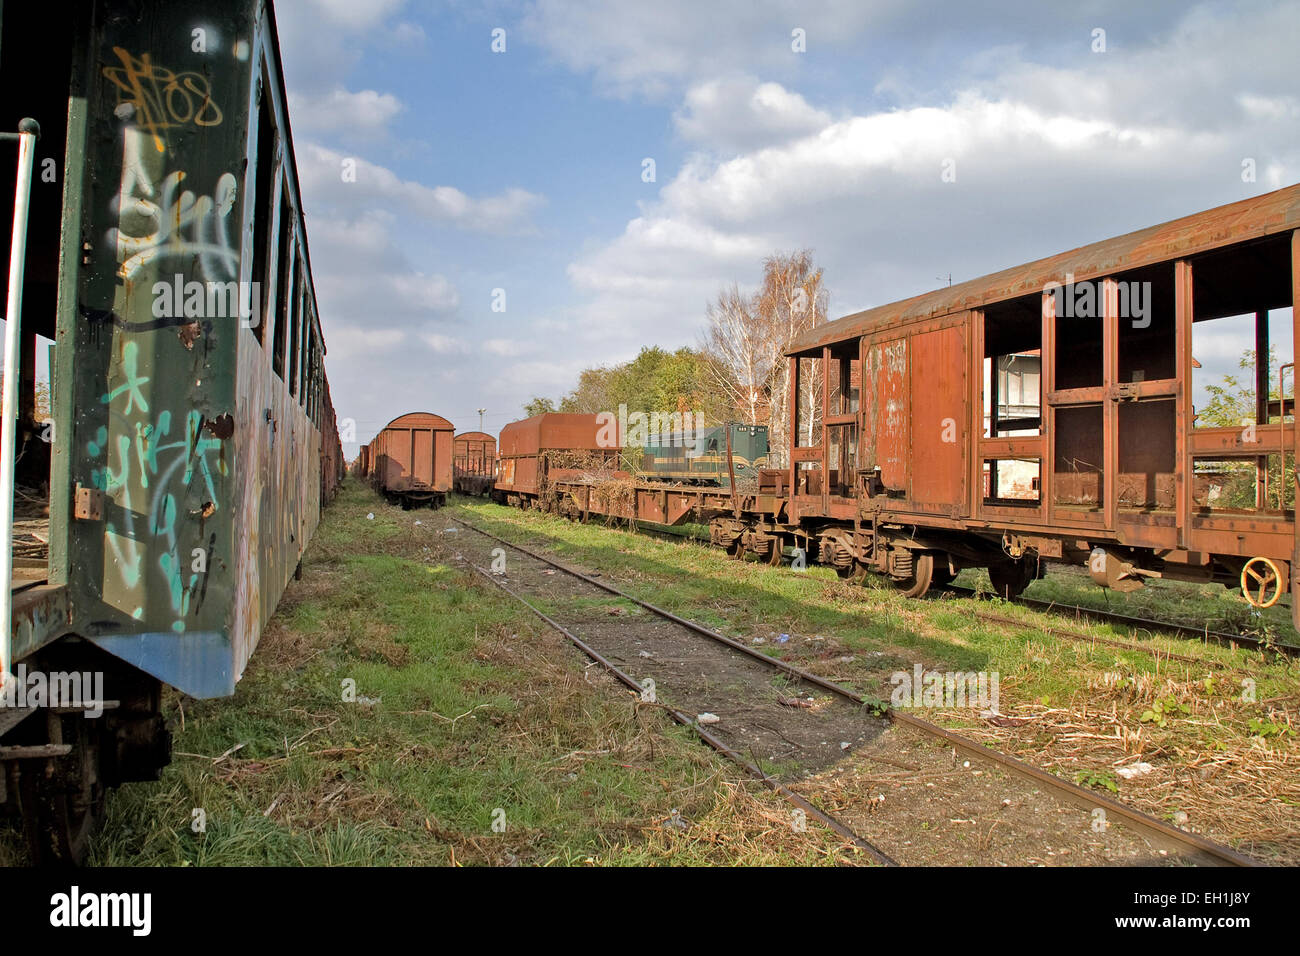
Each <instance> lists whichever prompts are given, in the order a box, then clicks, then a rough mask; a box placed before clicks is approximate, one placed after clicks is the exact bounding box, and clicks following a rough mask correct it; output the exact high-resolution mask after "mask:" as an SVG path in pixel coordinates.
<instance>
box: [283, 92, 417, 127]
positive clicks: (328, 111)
mask: <svg viewBox="0 0 1300 956" xmlns="http://www.w3.org/2000/svg"><path fill="white" fill-rule="evenodd" d="M404 108H405V107H404V106H403V105H402V101H401V100H399V99H398V98H397V97H396V96H394V95H393V94H391V93H379V92H377V91H375V90H357V91H355V92H354V91H351V90H346V89H344V88H343V87H341V86H338V87H335V88H334V89H332V90H329V91H328V92H323V93H292V92H291V93H290V94H289V115H290V117H292V122H293V128H294V132H295V133H306V132H312V133H320V132H339V133H349V134H358V135H367V136H374V135H376V134H379V133H383V132H386V131H387V129H388V124H389V123H390V122H392V120H393V119H394V118H395V117H396V116H397V115H398V114H399V113H401V112H402V110H403V109H404Z"/></svg>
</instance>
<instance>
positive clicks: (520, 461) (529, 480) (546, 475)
mask: <svg viewBox="0 0 1300 956" xmlns="http://www.w3.org/2000/svg"><path fill="white" fill-rule="evenodd" d="M497 458H498V461H499V464H498V466H497V480H496V484H495V486H494V490H493V495H492V496H493V498H494V499H495V500H496V501H500V502H505V503H508V504H513V505H522V506H524V507H531V506H532V505H533V504H535V503H542V504H545V503H546V502H548V501H549V500H550V496H549V495H548V494H547V491H548V488H549V486H550V485H551V484H552V483H554V482H556V481H563V480H568V479H580V478H581V477H582V476H583V475H584V474H587V473H590V472H593V471H601V472H605V471H611V472H612V470H613V469H614V468H616V467H617V465H618V460H619V448H618V437H617V428H616V426H610V425H608V424H606V423H605V422H604V421H602V419H601V416H598V415H570V414H564V413H560V412H550V413H547V414H544V415H534V416H533V417H532V418H525V419H524V420H523V421H518V422H511V423H510V424H509V425H507V426H506V427H505V428H503V429H501V440H500V442H499V443H498V445H497Z"/></svg>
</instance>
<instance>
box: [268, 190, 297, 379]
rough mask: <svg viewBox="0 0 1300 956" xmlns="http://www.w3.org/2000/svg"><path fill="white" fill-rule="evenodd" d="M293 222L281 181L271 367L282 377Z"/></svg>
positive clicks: (287, 318)
mask: <svg viewBox="0 0 1300 956" xmlns="http://www.w3.org/2000/svg"><path fill="white" fill-rule="evenodd" d="M292 222H293V211H292V210H291V209H290V208H289V190H288V188H287V186H286V185H285V184H284V182H283V181H281V186H280V231H279V241H278V242H277V243H276V246H275V254H276V256H277V257H278V258H279V262H280V269H279V272H278V274H277V277H276V281H275V299H276V310H275V311H276V313H277V316H276V322H275V329H274V330H273V334H274V335H275V339H274V345H273V346H272V348H271V369H272V370H273V371H274V372H275V374H276V375H278V376H280V378H282V379H283V378H284V347H285V346H284V340H285V335H286V333H287V332H288V329H287V328H286V326H287V325H288V324H289V303H290V302H291V301H292V300H291V299H290V298H289V272H290V267H291V266H292V264H293V251H292V250H291V249H290V248H289V239H290V237H291V235H292V234H291V233H290V231H289V227H290V224H291V223H292Z"/></svg>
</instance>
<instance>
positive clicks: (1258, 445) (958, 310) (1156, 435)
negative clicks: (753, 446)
mask: <svg viewBox="0 0 1300 956" xmlns="http://www.w3.org/2000/svg"><path fill="white" fill-rule="evenodd" d="M1297 294H1300V186H1290V187H1287V188H1284V189H1280V190H1277V191H1274V192H1271V193H1267V194H1264V195H1261V196H1257V197H1254V198H1251V199H1246V200H1242V201H1240V202H1236V203H1232V204H1230V205H1227V206H1222V207H1219V208H1216V209H1211V210H1208V211H1206V212H1202V213H1198V214H1196V215H1192V216H1187V217H1184V218H1182V219H1177V220H1174V221H1172V222H1168V223H1165V224H1163V225H1159V226H1153V227H1151V228H1147V229H1142V230H1139V231H1137V232H1133V233H1129V234H1126V235H1123V236H1120V237H1118V238H1115V239H1110V240H1106V241H1104V242H1098V243H1094V244H1092V245H1088V246H1084V247H1081V248H1079V249H1075V250H1072V251H1070V252H1065V253H1062V254H1060V255H1057V256H1053V257H1051V258H1047V259H1041V260H1038V261H1036V262H1032V263H1029V264H1027V265H1023V266H1018V267H1016V268H1013V269H1008V270H1005V271H1003V272H998V273H994V274H992V275H988V276H984V277H981V278H978V279H972V280H970V281H967V282H962V283H959V284H957V285H953V286H949V287H947V288H943V289H939V290H937V291H935V292H930V293H927V294H924V295H920V296H916V297H914V298H911V299H906V300H903V301H901V302H895V303H892V304H889V305H885V306H881V307H879V308H874V309H869V310H867V311H865V312H859V313H856V314H853V315H849V316H846V317H844V318H842V319H839V320H837V321H835V322H830V323H828V324H826V325H824V326H820V327H818V328H816V329H813V330H810V331H809V332H807V333H805V334H804V335H803V336H801V337H800V338H799V339H797V340H796V341H795V342H794V343H793V344H792V346H791V348H790V350H789V352H788V355H787V360H788V362H789V364H790V376H789V382H790V395H791V396H792V399H791V400H790V401H788V402H787V406H786V407H787V408H789V409H791V413H790V421H789V428H788V434H789V435H790V436H791V439H790V446H789V447H788V448H787V449H786V451H787V461H788V462H789V465H788V467H787V468H785V469H782V470H772V469H768V470H764V471H762V472H760V475H759V485H758V491H757V493H754V494H735V493H727V492H719V491H708V490H691V489H681V488H672V489H663V488H656V487H654V486H653V485H652V484H650V483H641V485H640V486H638V488H637V489H636V490H635V493H634V494H631V495H622V496H620V497H619V498H618V499H617V500H616V501H615V502H614V504H613V505H612V506H611V507H609V508H608V509H607V511H608V513H611V514H615V515H617V516H618V517H624V518H635V519H638V520H647V521H656V522H661V523H668V524H676V523H679V522H683V521H686V520H694V521H708V522H709V525H710V532H711V536H712V539H713V541H714V542H715V543H716V544H718V545H720V546H722V547H725V548H727V549H728V551H730V552H731V553H733V554H740V553H742V552H749V553H752V554H756V555H758V556H760V557H763V558H765V559H767V560H769V561H772V562H773V563H778V562H779V561H780V560H781V557H782V553H783V551H784V550H785V549H787V548H790V547H797V548H800V549H802V550H803V552H804V554H805V555H806V556H807V558H808V559H809V560H816V561H819V562H821V563H823V564H828V565H831V566H833V567H834V568H835V569H836V570H837V572H838V573H840V574H841V575H842V576H844V577H851V578H859V579H860V578H862V577H863V576H865V575H866V574H868V573H875V574H880V575H884V576H886V577H888V578H889V579H890V580H892V581H893V582H894V583H895V584H896V585H897V586H898V587H899V588H900V589H902V590H904V591H905V592H906V593H908V594H910V595H913V596H919V595H921V594H924V593H925V591H926V590H927V589H928V588H929V587H930V586H931V584H932V583H940V582H943V581H945V580H947V579H949V578H951V576H952V575H954V574H955V573H957V572H958V571H959V570H961V569H962V568H965V567H983V568H987V569H988V571H989V574H990V576H991V578H992V580H993V584H994V587H995V588H996V589H997V590H998V591H1000V592H1002V593H1003V594H1005V595H1015V594H1019V593H1020V592H1021V591H1022V590H1024V588H1025V587H1026V586H1028V584H1029V583H1030V582H1032V581H1033V580H1034V578H1035V577H1036V576H1038V575H1040V574H1041V573H1042V568H1043V566H1044V564H1045V563H1047V562H1059V563H1066V564H1075V565H1083V566H1085V567H1087V568H1088V570H1089V573H1090V574H1091V575H1092V577H1093V579H1094V580H1095V581H1096V582H1097V583H1098V584H1101V585H1103V586H1106V587H1110V588H1114V589H1117V590H1121V591H1128V590H1133V589H1136V588H1140V587H1142V586H1143V583H1144V582H1145V581H1148V580H1150V579H1152V578H1156V577H1165V578H1172V579H1180V580H1191V581H1213V582H1219V583H1222V584H1224V585H1225V586H1229V587H1240V588H1241V589H1242V591H1243V595H1244V596H1245V597H1246V599H1247V600H1248V601H1249V602H1250V603H1252V604H1254V605H1256V606H1268V605H1271V604H1273V603H1275V602H1277V601H1278V600H1279V599H1280V598H1281V597H1282V596H1283V595H1284V594H1286V593H1287V592H1291V593H1292V595H1293V596H1294V593H1295V588H1296V581H1295V575H1296V573H1297V567H1300V548H1298V547H1297V537H1296V535H1297V529H1296V523H1295V491H1296V471H1295V462H1296V454H1297V450H1298V449H1297V447H1296V442H1297V433H1296V428H1295V421H1294V418H1295V398H1294V395H1295V385H1294V381H1295V378H1294V372H1295V365H1294V359H1293V357H1292V355H1291V354H1289V353H1290V351H1291V349H1292V343H1293V342H1295V341H1296V340H1297V339H1298V338H1300V328H1298V327H1297V321H1298V317H1297V315H1296V312H1295V308H1294V304H1295V301H1296V297H1297ZM1216 338H1218V339H1220V340H1221V339H1223V338H1227V339H1228V340H1230V341H1235V343H1236V344H1235V345H1232V346H1230V349H1231V350H1232V351H1233V352H1234V353H1235V354H1236V355H1240V354H1242V352H1243V351H1244V352H1245V353H1246V355H1247V361H1246V364H1247V366H1250V367H1252V368H1251V373H1250V374H1248V375H1247V376H1245V378H1246V379H1247V381H1246V382H1245V384H1244V386H1243V387H1242V390H1241V393H1240V394H1229V396H1228V398H1229V407H1227V408H1226V409H1225V408H1224V407H1223V403H1222V401H1220V402H1218V403H1216V402H1215V401H1214V400H1213V398H1212V396H1213V394H1214V393H1213V392H1212V390H1210V389H1209V388H1208V387H1207V386H1215V385H1221V383H1222V381H1223V375H1224V373H1225V371H1227V372H1235V371H1236V370H1237V369H1236V363H1235V362H1232V361H1229V363H1228V364H1227V365H1226V366H1224V365H1222V364H1221V365H1220V367H1219V369H1218V371H1217V372H1215V371H1214V370H1213V368H1212V367H1210V363H1209V362H1201V361H1198V360H1197V359H1196V357H1195V356H1196V354H1197V353H1198V351H1201V350H1202V349H1204V350H1205V351H1204V353H1203V355H1204V357H1205V358H1207V359H1208V358H1209V356H1210V353H1211V350H1213V349H1214V348H1215V347H1216V345H1217V344H1218V343H1216V341H1215V340H1216ZM1206 376H1209V377H1208V378H1207V377H1206ZM1216 376H1217V378H1216ZM810 382H817V383H820V387H819V391H820V396H818V398H819V400H814V401H812V402H809V401H807V400H806V398H805V400H804V401H797V400H794V399H793V396H799V395H801V393H803V392H806V391H807V388H808V383H810ZM810 419H811V420H810ZM548 493H549V494H550V495H551V496H552V497H553V498H554V500H555V502H556V504H555V507H557V508H559V509H560V510H566V509H568V508H571V507H573V505H571V504H567V503H566V499H567V501H568V502H579V501H581V502H585V505H584V508H586V509H587V510H592V511H597V512H599V511H600V509H601V508H602V507H604V506H603V505H602V504H601V501H602V500H603V499H600V498H598V497H593V496H592V489H591V488H590V487H589V483H584V482H582V481H579V480H569V481H565V482H556V483H553V485H552V486H551V488H549V489H548ZM1298 613H1300V608H1297V602H1295V601H1294V600H1293V601H1292V615H1293V620H1297V621H1300V618H1297V614H1298Z"/></svg>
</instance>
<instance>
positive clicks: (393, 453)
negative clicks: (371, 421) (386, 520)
mask: <svg viewBox="0 0 1300 956" xmlns="http://www.w3.org/2000/svg"><path fill="white" fill-rule="evenodd" d="M455 431H456V428H455V426H454V425H452V423H451V422H449V421H447V419H445V418H443V417H442V416H441V415H431V414H429V413H428V412H410V413H408V414H406V415H400V416H398V417H397V418H394V419H393V420H392V421H391V422H389V423H388V424H387V425H385V426H384V428H383V430H382V431H380V433H379V434H378V435H376V436H375V438H374V441H372V442H371V443H370V449H369V452H368V454H367V455H366V456H365V458H366V468H367V476H368V477H369V480H370V483H371V484H373V485H374V486H375V488H376V489H377V490H378V491H379V492H380V493H381V494H382V495H384V497H386V498H387V499H388V500H389V501H391V502H393V503H395V504H400V505H401V506H402V507H403V508H404V509H410V508H416V507H423V506H425V505H427V506H428V507H430V508H439V507H441V506H442V505H444V504H445V503H446V501H447V492H449V491H451V484H452V447H451V446H452V435H453V434H454V433H455Z"/></svg>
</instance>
